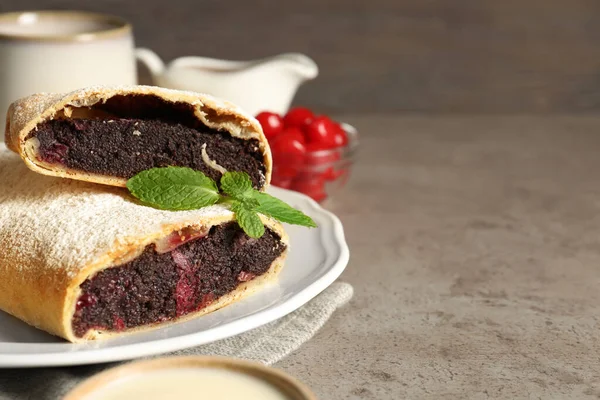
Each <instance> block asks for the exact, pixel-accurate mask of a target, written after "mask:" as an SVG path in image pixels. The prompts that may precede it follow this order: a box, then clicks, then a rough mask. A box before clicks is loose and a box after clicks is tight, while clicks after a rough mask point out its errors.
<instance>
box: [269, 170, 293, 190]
mask: <svg viewBox="0 0 600 400" xmlns="http://www.w3.org/2000/svg"><path fill="white" fill-rule="evenodd" d="M275 175H277V176H275ZM280 175H281V174H275V172H273V177H272V178H271V185H273V186H277V187H280V188H284V189H289V188H291V187H292V179H291V178H282V177H281V176H280ZM284 175H285V173H284Z"/></svg>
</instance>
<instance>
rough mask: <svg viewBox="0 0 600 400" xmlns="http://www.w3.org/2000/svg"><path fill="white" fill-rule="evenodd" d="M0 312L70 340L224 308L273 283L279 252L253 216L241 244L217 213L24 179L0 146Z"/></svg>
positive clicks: (270, 229)
mask: <svg viewBox="0 0 600 400" xmlns="http://www.w3.org/2000/svg"><path fill="white" fill-rule="evenodd" d="M0 186H1V190H0V309H1V310H4V311H6V312H8V313H10V314H12V315H14V316H15V317H17V318H20V319H22V320H23V321H25V322H27V323H29V324H31V325H33V326H35V327H37V328H40V329H43V330H45V331H47V332H50V333H52V334H54V335H57V336H61V337H63V338H65V339H67V340H70V341H72V342H78V341H83V340H87V339H100V338H106V337H111V336H116V335H122V334H125V333H129V332H136V331H144V330H148V329H153V328H157V327H162V326H164V325H166V324H169V323H173V322H176V321H181V320H187V319H190V318H194V317H197V316H199V315H203V314H206V313H209V312H211V311H214V310H216V309H218V308H221V307H224V306H226V305H228V304H231V303H232V302H235V301H237V300H238V299H240V298H241V297H243V296H245V295H247V294H249V293H251V292H253V291H255V290H256V289H258V288H260V287H261V286H263V285H264V284H266V283H267V282H269V281H271V280H273V279H274V278H275V277H276V275H277V274H278V272H279V270H280V269H281V267H282V265H283V262H284V259H285V257H286V254H287V249H288V237H287V235H286V233H285V232H284V230H283V228H282V226H281V225H280V224H279V223H278V222H276V221H274V220H271V219H269V218H266V217H264V216H261V219H262V220H263V223H264V224H265V227H266V229H265V234H264V235H263V236H262V237H260V238H259V239H252V238H250V237H248V236H247V235H246V234H245V233H244V231H243V230H242V229H241V228H240V227H239V226H238V224H237V222H236V221H235V216H234V214H233V213H232V212H231V211H229V210H228V209H227V208H225V207H223V206H221V205H215V206H211V207H206V208H203V209H200V210H193V211H178V212H173V211H163V210H158V209H154V208H151V207H145V206H141V205H139V204H137V203H136V202H135V201H134V200H133V199H132V198H131V197H129V196H128V195H127V192H126V191H124V190H123V189H121V188H115V187H109V186H102V185H95V184H91V183H87V182H78V181H74V180H69V179H59V178H51V177H47V176H43V175H40V174H36V173H33V172H31V171H30V170H29V169H27V168H26V167H25V165H24V164H23V162H22V161H21V160H20V159H19V157H17V156H16V155H15V154H13V153H11V152H10V151H8V150H7V149H6V147H4V146H3V145H1V144H0Z"/></svg>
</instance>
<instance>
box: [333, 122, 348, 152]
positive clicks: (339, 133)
mask: <svg viewBox="0 0 600 400" xmlns="http://www.w3.org/2000/svg"><path fill="white" fill-rule="evenodd" d="M336 126H337V129H336V131H335V133H334V134H333V142H334V143H335V147H344V146H346V145H347V144H348V135H346V131H345V130H344V128H342V127H341V126H340V124H336Z"/></svg>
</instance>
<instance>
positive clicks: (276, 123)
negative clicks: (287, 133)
mask: <svg viewBox="0 0 600 400" xmlns="http://www.w3.org/2000/svg"><path fill="white" fill-rule="evenodd" d="M256 119H257V120H258V122H260V125H261V126H262V129H263V132H264V133H265V136H266V137H267V140H271V139H273V138H275V136H277V135H279V134H280V133H281V131H282V130H283V119H281V117H280V116H279V114H275V113H272V112H268V111H263V112H261V113H259V114H258V115H257V116H256Z"/></svg>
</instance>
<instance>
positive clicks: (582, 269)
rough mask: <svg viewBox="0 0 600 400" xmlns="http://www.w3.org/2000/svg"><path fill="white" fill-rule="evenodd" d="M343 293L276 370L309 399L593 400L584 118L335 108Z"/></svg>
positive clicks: (590, 217) (597, 147) (590, 193)
mask: <svg viewBox="0 0 600 400" xmlns="http://www.w3.org/2000/svg"><path fill="white" fill-rule="evenodd" d="M346 120H348V121H349V122H351V123H353V124H355V125H356V126H357V127H358V129H359V130H360V132H361V135H362V136H361V154H360V160H359V161H358V163H357V164H356V167H355V169H354V172H353V177H352V179H351V181H350V183H349V186H348V188H347V190H346V191H345V193H344V194H343V195H340V197H338V198H337V199H334V200H333V202H331V203H330V204H329V205H328V207H329V208H330V209H331V210H332V211H334V212H335V213H337V214H338V215H339V216H340V218H341V219H342V221H343V222H344V225H345V228H346V234H347V238H348V242H349V244H350V249H351V260H350V264H349V265H348V268H347V270H346V272H345V273H344V274H343V276H342V279H343V280H346V281H348V282H350V283H352V284H353V285H354V288H355V297H354V299H353V300H352V301H351V303H350V305H349V306H347V307H346V308H345V309H343V310H341V311H339V312H338V313H337V314H335V315H334V317H333V318H332V319H331V320H330V321H329V322H328V324H327V325H326V326H325V328H323V330H322V331H321V332H320V333H319V334H318V335H317V336H316V337H315V338H313V339H312V340H311V341H310V342H308V343H307V344H306V345H304V346H303V347H302V348H301V349H299V350H298V351H297V352H296V353H294V354H292V355H291V356H290V357H288V358H287V359H285V360H284V361H283V362H280V363H279V364H277V366H278V367H279V368H282V369H283V370H286V371H288V372H290V373H291V374H293V375H295V376H296V377H298V378H299V379H301V380H303V381H304V382H306V383H307V384H308V385H309V386H311V387H312V388H313V390H314V391H315V392H316V393H317V394H318V395H319V396H320V397H321V398H322V399H331V400H337V399H348V398H350V399H404V398H408V399H415V398H445V399H454V398H456V399H463V398H472V399H486V398H505V399H515V398H528V399H538V398H541V399H549V398H559V399H560V398H590V399H591V398H598V397H600V331H599V330H598V328H599V316H600V290H599V289H600V118H594V117H542V116H540V117H466V116H465V117H385V116H365V117H361V118H346Z"/></svg>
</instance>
